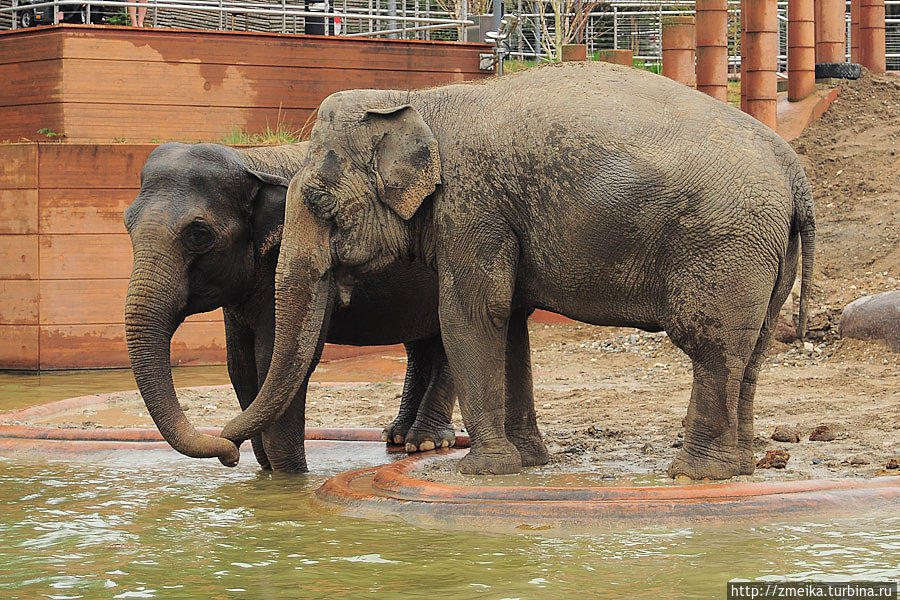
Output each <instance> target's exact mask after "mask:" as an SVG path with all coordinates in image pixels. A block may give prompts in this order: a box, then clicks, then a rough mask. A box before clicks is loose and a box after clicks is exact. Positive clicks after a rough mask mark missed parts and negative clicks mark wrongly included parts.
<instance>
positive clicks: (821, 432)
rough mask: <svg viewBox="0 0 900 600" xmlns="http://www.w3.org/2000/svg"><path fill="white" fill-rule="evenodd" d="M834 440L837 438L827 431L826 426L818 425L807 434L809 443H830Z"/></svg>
mask: <svg viewBox="0 0 900 600" xmlns="http://www.w3.org/2000/svg"><path fill="white" fill-rule="evenodd" d="M836 438H837V436H835V435H834V432H833V431H831V430H830V429H828V426H827V425H819V426H818V427H816V428H815V429H813V431H812V433H810V434H809V441H811V442H830V441H832V440H834V439H836Z"/></svg>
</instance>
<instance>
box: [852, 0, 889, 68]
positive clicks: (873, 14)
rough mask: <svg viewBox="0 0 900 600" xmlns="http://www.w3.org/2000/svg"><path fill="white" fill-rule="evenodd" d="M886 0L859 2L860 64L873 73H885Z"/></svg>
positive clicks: (864, 0) (863, 0)
mask: <svg viewBox="0 0 900 600" xmlns="http://www.w3.org/2000/svg"><path fill="white" fill-rule="evenodd" d="M884 42H885V40H884V0H862V1H861V2H860V3H859V64H861V65H862V66H864V67H865V68H867V69H868V70H870V71H872V72H873V73H884V71H885V68H886V66H887V65H886V63H885V56H884V53H885V49H884Z"/></svg>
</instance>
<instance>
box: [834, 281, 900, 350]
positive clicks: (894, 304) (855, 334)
mask: <svg viewBox="0 0 900 600" xmlns="http://www.w3.org/2000/svg"><path fill="white" fill-rule="evenodd" d="M838 333H839V334H840V336H841V337H845V338H853V339H857V340H882V341H884V342H887V344H888V346H890V347H891V350H893V351H894V352H900V290H895V291H892V292H882V293H880V294H875V295H873V296H863V297H862V298H859V299H858V300H854V301H853V302H851V303H850V304H848V305H847V306H846V307H844V311H843V312H842V313H841V321H840V323H839V325H838Z"/></svg>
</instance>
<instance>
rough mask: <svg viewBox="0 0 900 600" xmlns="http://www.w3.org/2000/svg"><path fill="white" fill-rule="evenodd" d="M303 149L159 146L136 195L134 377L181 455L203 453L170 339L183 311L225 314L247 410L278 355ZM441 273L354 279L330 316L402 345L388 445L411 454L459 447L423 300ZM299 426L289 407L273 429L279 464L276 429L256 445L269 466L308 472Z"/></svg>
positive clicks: (353, 338)
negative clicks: (281, 279) (188, 431)
mask: <svg viewBox="0 0 900 600" xmlns="http://www.w3.org/2000/svg"><path fill="white" fill-rule="evenodd" d="M306 146H307V144H306V143H305V142H304V143H301V144H294V145H286V146H278V147H268V148H255V149H232V148H229V147H226V146H219V145H215V144H197V145H186V144H164V145H162V146H160V147H159V148H157V149H156V150H154V151H153V153H152V154H151V155H150V157H149V158H148V159H147V162H146V164H145V165H144V168H143V171H142V174H141V191H140V193H139V195H138V197H137V199H135V201H134V202H133V203H132V205H131V206H130V207H129V208H128V209H127V210H126V211H125V224H126V227H127V228H128V231H129V233H130V235H131V239H132V244H133V247H134V257H135V260H134V267H133V271H132V276H131V281H130V283H129V289H128V299H127V306H126V325H127V334H128V347H129V354H130V357H131V362H132V368H133V370H134V374H135V379H136V380H137V383H138V387H139V388H140V390H141V395H142V396H143V397H144V400H145V402H146V404H147V408H148V410H149V411H150V414H151V416H152V417H153V419H154V421H155V422H156V424H157V426H158V427H159V429H160V431H161V432H162V433H163V435H164V437H165V438H166V440H167V441H168V442H169V443H170V444H171V445H172V446H173V447H174V448H175V449H177V450H179V451H180V452H183V453H185V454H188V455H191V456H195V455H196V454H197V452H196V449H195V448H193V447H192V445H193V444H194V443H195V442H196V441H197V440H195V439H194V440H192V439H191V437H190V436H185V435H183V433H182V431H183V426H182V423H184V422H186V419H185V417H184V414H183V412H182V410H181V408H180V406H179V405H178V401H177V399H176V397H175V390H174V386H173V384H172V379H171V370H170V366H169V355H168V352H169V341H170V339H171V336H172V334H173V333H174V331H175V329H176V328H177V327H178V325H179V324H180V323H181V322H182V321H183V320H184V319H185V318H186V317H187V316H188V315H191V314H195V313H200V312H206V311H210V310H214V309H216V308H219V307H222V308H223V313H224V320H225V336H226V346H227V362H228V373H229V376H230V378H231V381H232V383H233V385H234V390H235V393H236V395H237V397H238V401H239V403H240V405H241V408H242V409H246V408H247V407H248V406H249V405H250V403H251V402H252V401H253V399H254V398H255V397H256V394H257V392H258V390H259V387H260V386H261V385H262V382H263V381H264V380H265V377H266V373H267V371H268V368H269V363H270V361H271V357H272V348H273V342H274V327H275V320H274V319H275V298H274V294H275V290H274V286H275V266H276V264H277V260H278V252H279V247H280V243H281V231H282V226H283V222H284V203H285V195H286V191H287V185H288V179H290V177H291V176H292V175H293V174H294V173H295V172H297V171H298V170H299V169H300V167H301V165H302V162H303V159H304V158H305V155H306ZM433 278H434V275H433V274H431V273H428V272H422V270H416V269H410V268H407V269H404V268H400V269H395V270H392V271H391V272H389V273H387V274H385V275H384V276H380V277H373V278H371V279H369V280H364V281H363V280H359V281H357V282H356V284H355V285H353V286H352V287H351V288H350V289H347V290H344V291H343V295H344V296H347V295H349V302H347V303H346V304H345V305H341V306H337V307H336V308H335V309H334V314H333V318H332V326H331V328H330V330H329V332H328V336H327V339H328V341H334V342H337V343H343V344H351V345H376V344H392V343H399V342H402V343H404V344H405V346H406V351H407V356H408V366H407V374H406V381H405V384H404V389H403V396H402V401H401V406H400V411H399V414H398V416H397V418H396V419H395V420H394V422H393V423H392V424H391V425H390V426H389V427H388V428H387V429H385V433H384V438H385V440H386V441H392V442H395V443H402V442H404V441H405V442H407V450H409V451H417V450H429V449H431V448H433V447H435V446H438V447H439V446H449V445H452V444H453V441H454V440H455V433H454V431H453V428H452V426H451V424H450V418H451V413H452V410H453V403H454V399H455V398H454V395H453V390H452V386H451V384H450V380H449V373H448V371H447V369H446V357H445V355H444V349H443V345H442V344H441V339H440V335H439V329H438V326H437V319H436V317H435V315H436V302H437V299H436V297H428V296H427V294H425V295H424V296H423V295H422V294H421V293H420V290H421V289H426V290H427V289H436V285H435V284H434V282H433V281H431V280H433ZM423 280H424V282H425V283H423ZM423 400H424V401H423ZM303 417H304V415H303V412H302V410H301V411H300V414H299V415H298V414H295V413H294V412H292V411H290V410H289V411H286V413H285V415H283V416H282V417H281V418H280V419H279V421H278V422H277V423H276V424H275V426H274V430H276V431H279V434H278V435H279V436H280V437H279V439H283V438H284V437H285V436H287V437H288V438H289V439H291V440H293V442H294V447H293V448H292V449H291V450H292V451H290V452H288V456H287V457H285V456H284V455H285V449H284V447H283V445H281V446H279V448H278V449H277V453H278V454H279V456H278V457H271V456H270V451H267V449H266V446H267V444H266V437H267V435H268V433H267V432H263V433H262V434H261V435H257V436H255V437H253V438H252V444H253V450H254V453H255V455H256V458H257V461H258V462H259V464H260V465H261V466H262V467H263V468H265V469H270V468H272V463H273V462H275V463H276V466H277V465H279V464H281V463H283V462H284V461H285V460H289V461H294V462H296V463H298V464H296V465H294V467H295V468H294V469H293V470H303V469H304V468H305V461H304V459H303V456H304V454H303V449H302V445H303V439H304V437H303V433H302V428H303V426H304V418H303ZM297 428H300V429H299V431H297ZM292 429H293V430H294V431H291V430H292ZM195 436H196V434H195ZM205 437H209V439H210V440H217V439H219V438H214V437H211V436H205ZM298 445H299V448H297V447H296V446H298Z"/></svg>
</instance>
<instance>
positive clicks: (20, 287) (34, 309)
mask: <svg viewBox="0 0 900 600" xmlns="http://www.w3.org/2000/svg"><path fill="white" fill-rule="evenodd" d="M0 298H2V300H0V324H3V325H37V324H38V282H37V280H35V279H32V280H16V279H4V280H0Z"/></svg>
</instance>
